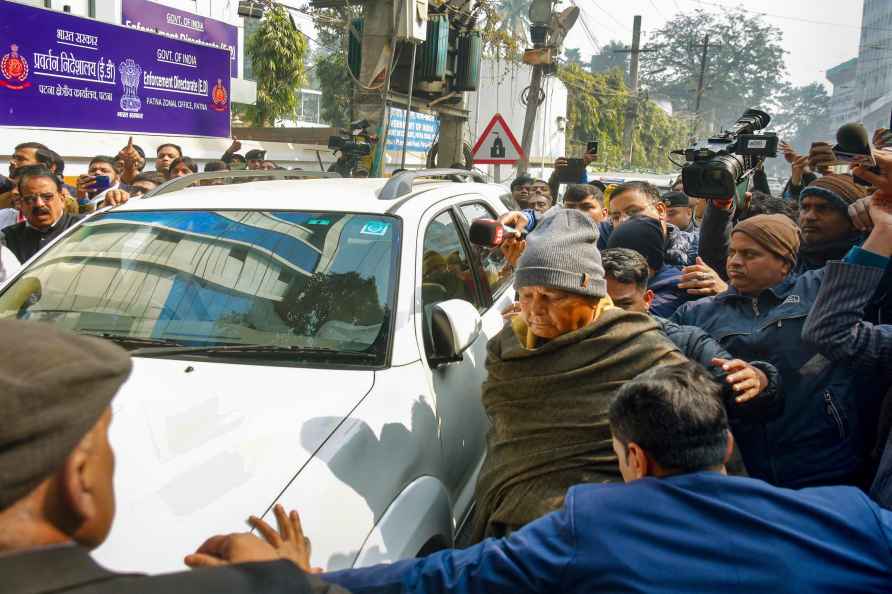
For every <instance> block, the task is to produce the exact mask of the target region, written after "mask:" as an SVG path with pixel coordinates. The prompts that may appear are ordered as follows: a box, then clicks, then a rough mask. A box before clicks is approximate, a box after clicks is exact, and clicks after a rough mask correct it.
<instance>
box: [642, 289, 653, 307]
mask: <svg viewBox="0 0 892 594" xmlns="http://www.w3.org/2000/svg"><path fill="white" fill-rule="evenodd" d="M653 302H654V292H653V289H648V290H647V291H645V292H644V304H645V305H646V306H647V309H650V305H651V303H653Z"/></svg>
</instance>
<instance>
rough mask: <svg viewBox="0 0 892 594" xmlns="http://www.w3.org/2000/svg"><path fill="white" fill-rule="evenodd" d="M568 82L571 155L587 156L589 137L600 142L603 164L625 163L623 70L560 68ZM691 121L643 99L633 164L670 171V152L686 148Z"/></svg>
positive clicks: (568, 146) (625, 96) (567, 131)
mask: <svg viewBox="0 0 892 594" xmlns="http://www.w3.org/2000/svg"><path fill="white" fill-rule="evenodd" d="M558 77H559V78H560V79H561V81H562V82H563V83H564V84H565V85H566V86H567V129H566V135H567V154H571V155H572V154H582V152H583V150H584V148H585V144H586V143H587V142H588V141H590V140H598V141H600V146H599V147H598V148H599V154H598V162H599V163H603V164H604V165H605V166H606V167H608V168H613V167H621V166H622V164H623V149H622V141H623V126H624V124H625V116H626V104H627V102H628V100H629V96H630V94H629V89H628V87H627V86H626V83H625V79H624V76H623V73H622V72H621V71H620V70H619V69H617V68H614V69H612V70H609V71H608V72H604V73H597V74H592V73H591V72H588V71H586V70H584V69H583V68H582V67H580V66H579V65H577V64H568V65H566V66H563V67H561V68H560V70H558ZM686 130H687V125H686V123H685V121H684V120H683V119H681V118H674V117H670V116H669V115H667V114H666V112H664V111H663V110H662V109H660V108H659V107H658V106H657V105H656V104H655V103H653V102H652V101H648V100H647V99H644V98H642V99H641V102H640V105H639V106H638V120H637V124H636V126H635V130H634V131H633V135H632V144H633V153H632V163H633V165H634V166H635V167H637V168H641V169H649V170H657V171H661V172H669V171H673V170H674V166H673V165H672V163H671V162H670V161H669V158H668V154H669V151H671V150H674V149H679V148H684V147H685V146H686V144H685V143H686V141H687V136H686Z"/></svg>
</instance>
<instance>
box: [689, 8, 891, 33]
mask: <svg viewBox="0 0 892 594" xmlns="http://www.w3.org/2000/svg"><path fill="white" fill-rule="evenodd" d="M687 1H688V2H693V3H695V4H700V5H703V6H712V7H714V8H721V9H724V10H728V9H729V8H730V7H728V6H725V5H723V4H719V3H717V2H708V1H707V0H687ZM734 8H736V9H737V10H740V11H743V12H747V13H750V14H756V15H761V16H766V17H772V18H776V19H785V20H788V21H798V22H800V23H809V24H812V25H826V26H829V27H842V28H846V29H871V30H873V31H890V32H892V29H889V28H886V27H875V26H872V25H854V24H852V25H849V24H847V23H833V22H830V21H818V20H814V19H805V18H801V17H792V16H788V15H784V14H775V13H771V12H765V11H763V10H754V9H751V8H740V7H737V6H735V7H734Z"/></svg>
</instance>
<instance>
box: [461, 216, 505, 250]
mask: <svg viewBox="0 0 892 594" xmlns="http://www.w3.org/2000/svg"><path fill="white" fill-rule="evenodd" d="M516 234H517V230H516V229H514V228H512V227H509V226H508V225H503V224H501V223H500V222H498V221H494V220H493V219H477V220H475V221H473V222H472V223H471V228H470V230H469V231H468V239H470V240H471V243H473V244H474V245H479V246H482V247H499V246H500V245H502V244H503V243H504V242H505V240H506V239H508V238H509V237H514V236H516Z"/></svg>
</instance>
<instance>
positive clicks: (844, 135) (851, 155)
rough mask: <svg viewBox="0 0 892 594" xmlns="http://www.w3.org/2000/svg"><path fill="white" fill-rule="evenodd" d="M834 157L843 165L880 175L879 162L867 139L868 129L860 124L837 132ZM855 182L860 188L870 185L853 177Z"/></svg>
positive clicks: (843, 127) (852, 124) (840, 128)
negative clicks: (861, 168) (854, 165)
mask: <svg viewBox="0 0 892 594" xmlns="http://www.w3.org/2000/svg"><path fill="white" fill-rule="evenodd" d="M833 156H834V157H835V158H836V160H837V161H840V162H843V163H855V164H857V165H860V166H861V167H865V168H867V169H868V170H870V171H872V172H874V173H879V172H880V171H879V168H878V167H877V162H876V160H875V159H874V158H873V151H872V150H871V148H870V141H869V140H868V138H867V129H865V128H864V126H863V125H862V124H859V123H849V124H843V125H842V126H840V127H839V130H837V131H836V146H835V147H833ZM852 177H853V180H854V182H855V183H856V184H858V185H860V186H869V185H870V183H869V182H867V181H865V180H863V179H861V178H860V177H858V176H857V175H853V176H852Z"/></svg>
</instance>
